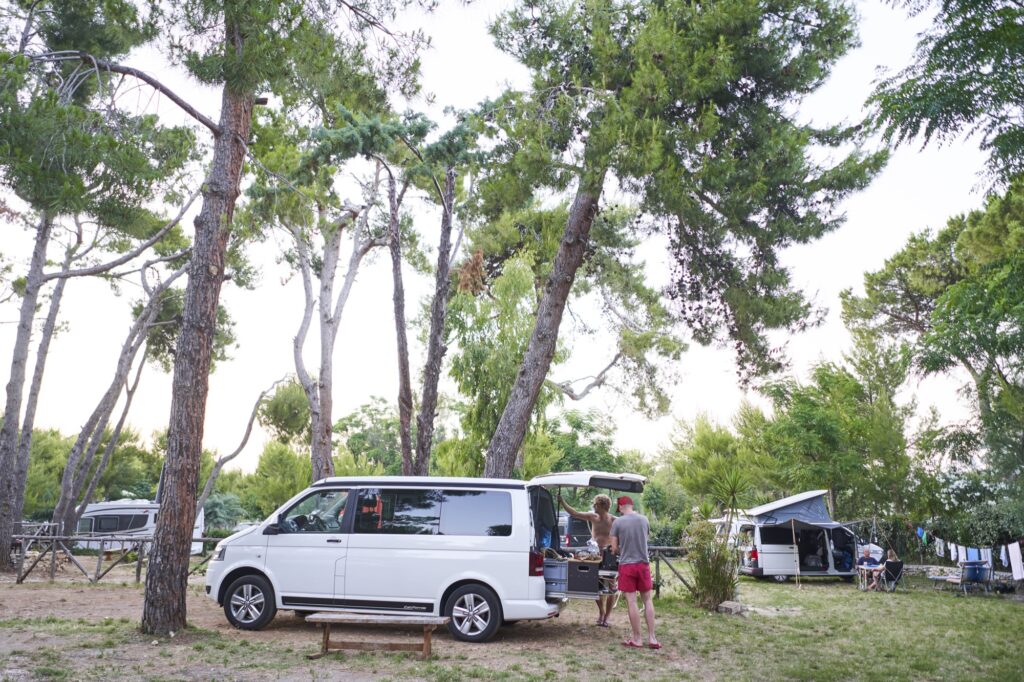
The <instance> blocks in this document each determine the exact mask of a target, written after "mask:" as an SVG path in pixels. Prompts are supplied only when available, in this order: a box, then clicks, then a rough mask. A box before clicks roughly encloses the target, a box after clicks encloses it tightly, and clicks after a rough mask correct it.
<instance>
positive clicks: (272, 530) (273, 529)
mask: <svg viewBox="0 0 1024 682" xmlns="http://www.w3.org/2000/svg"><path fill="white" fill-rule="evenodd" d="M263 534H264V535H280V534H281V529H280V528H279V527H278V525H277V524H276V523H272V524H270V525H269V526H267V527H266V528H264V529H263Z"/></svg>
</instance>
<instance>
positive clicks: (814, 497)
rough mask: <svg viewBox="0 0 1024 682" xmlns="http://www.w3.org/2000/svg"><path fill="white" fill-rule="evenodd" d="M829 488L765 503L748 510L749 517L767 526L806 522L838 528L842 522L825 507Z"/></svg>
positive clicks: (812, 524)
mask: <svg viewBox="0 0 1024 682" xmlns="http://www.w3.org/2000/svg"><path fill="white" fill-rule="evenodd" d="M826 494H828V491H827V490H809V491H807V492H805V493H800V494H799V495H792V496H790V497H787V498H785V499H782V500H778V501H776V502H771V503H769V504H763V505H761V506H760V507H754V508H753V509H748V510H747V514H746V515H747V518H749V519H750V520H751V521H753V522H754V523H758V524H761V525H765V526H776V525H778V526H781V525H788V524H789V523H790V522H791V521H792V522H793V523H794V524H796V525H800V524H806V525H811V526H818V527H824V528H836V527H838V526H840V525H842V524H839V523H835V522H834V521H832V517H830V516H829V515H828V509H827V508H826V507H825V495H826Z"/></svg>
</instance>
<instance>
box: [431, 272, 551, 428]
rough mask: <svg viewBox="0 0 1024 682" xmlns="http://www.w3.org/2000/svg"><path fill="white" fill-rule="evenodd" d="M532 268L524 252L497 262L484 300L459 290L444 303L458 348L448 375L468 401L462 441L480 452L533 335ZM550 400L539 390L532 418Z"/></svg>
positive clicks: (499, 414) (546, 389)
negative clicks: (499, 269)
mask: <svg viewBox="0 0 1024 682" xmlns="http://www.w3.org/2000/svg"><path fill="white" fill-rule="evenodd" d="M532 265H533V258H532V256H531V255H530V254H529V253H525V254H519V255H517V256H514V257H512V258H509V259H507V260H506V261H504V263H502V266H501V274H499V275H498V276H497V277H495V279H494V282H493V284H492V285H491V287H490V290H489V295H482V294H481V295H474V293H473V292H471V291H459V292H458V293H456V294H455V296H453V297H452V300H451V303H450V304H449V312H448V330H447V331H448V334H449V337H450V338H451V339H453V340H455V341H456V342H457V344H458V350H457V352H456V353H454V354H453V356H452V364H451V375H452V377H453V378H454V379H455V381H456V386H457V387H458V389H459V392H460V393H462V394H463V395H465V396H467V398H468V403H467V405H466V407H465V410H464V412H463V413H462V415H461V426H462V430H463V432H464V433H465V434H466V438H467V439H468V440H469V441H471V442H473V443H475V444H477V445H479V446H480V447H482V446H483V445H484V444H485V443H487V441H489V440H490V437H491V434H493V433H494V429H495V427H496V426H497V424H498V420H499V419H500V417H501V413H502V411H503V410H504V409H505V403H507V402H508V396H509V393H510V392H511V390H512V384H513V381H514V379H515V376H516V373H517V372H518V371H519V362H520V360H521V358H522V357H523V353H524V352H525V351H526V344H527V343H528V342H529V339H530V334H531V332H532V331H533V322H534V309H535V306H536V292H535V289H534V274H533V270H532ZM556 359H557V358H556ZM552 399H553V394H552V390H551V389H550V388H544V389H542V390H541V395H540V397H539V398H538V400H537V403H536V406H535V407H534V414H535V415H543V413H544V409H545V407H546V406H547V405H548V404H550V403H551V401H552Z"/></svg>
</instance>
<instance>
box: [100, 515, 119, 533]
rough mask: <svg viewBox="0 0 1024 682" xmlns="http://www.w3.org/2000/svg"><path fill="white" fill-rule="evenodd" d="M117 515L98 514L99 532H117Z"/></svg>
mask: <svg viewBox="0 0 1024 682" xmlns="http://www.w3.org/2000/svg"><path fill="white" fill-rule="evenodd" d="M117 521H118V519H117V517H116V516H97V517H96V532H97V533H116V532H117Z"/></svg>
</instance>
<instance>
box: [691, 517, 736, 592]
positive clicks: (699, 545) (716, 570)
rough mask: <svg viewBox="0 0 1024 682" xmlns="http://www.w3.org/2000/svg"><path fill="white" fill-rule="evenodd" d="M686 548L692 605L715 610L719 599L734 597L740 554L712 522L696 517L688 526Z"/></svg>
mask: <svg viewBox="0 0 1024 682" xmlns="http://www.w3.org/2000/svg"><path fill="white" fill-rule="evenodd" d="M686 549H687V554H686V556H687V560H688V563H689V564H690V568H691V570H692V571H693V584H692V585H690V586H689V591H690V596H691V598H692V599H693V603H694V605H695V606H697V607H699V608H702V609H707V610H709V611H714V610H715V609H716V608H718V605H719V604H721V603H722V602H724V601H729V600H731V599H734V598H735V597H736V587H737V585H738V584H739V574H738V572H737V569H738V568H739V556H738V554H737V553H736V550H735V548H733V547H732V546H731V545H730V543H729V542H728V540H727V539H726V538H722V537H719V536H718V534H717V532H716V529H715V527H714V526H713V525H712V524H710V523H708V522H707V521H704V520H700V519H698V520H696V521H694V522H693V523H691V524H690V525H689V527H688V528H687V531H686Z"/></svg>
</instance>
